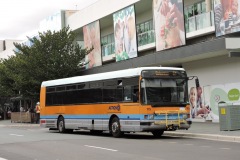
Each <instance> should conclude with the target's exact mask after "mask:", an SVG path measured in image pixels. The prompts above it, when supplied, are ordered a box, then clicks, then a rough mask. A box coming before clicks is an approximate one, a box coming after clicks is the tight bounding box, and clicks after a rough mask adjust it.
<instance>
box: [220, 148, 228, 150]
mask: <svg viewBox="0 0 240 160" xmlns="http://www.w3.org/2000/svg"><path fill="white" fill-rule="evenodd" d="M220 149H226V150H230V148H220Z"/></svg>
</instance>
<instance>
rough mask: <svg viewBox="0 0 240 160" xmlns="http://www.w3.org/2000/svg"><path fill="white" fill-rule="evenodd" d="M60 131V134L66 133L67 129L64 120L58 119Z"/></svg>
mask: <svg viewBox="0 0 240 160" xmlns="http://www.w3.org/2000/svg"><path fill="white" fill-rule="evenodd" d="M58 131H59V133H65V132H66V129H65V123H64V118H63V117H60V118H59V119H58Z"/></svg>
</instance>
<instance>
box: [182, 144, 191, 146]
mask: <svg viewBox="0 0 240 160" xmlns="http://www.w3.org/2000/svg"><path fill="white" fill-rule="evenodd" d="M183 145H186V146H192V145H193V144H188V143H186V144H183Z"/></svg>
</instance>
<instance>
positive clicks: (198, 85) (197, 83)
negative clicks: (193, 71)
mask: <svg viewBox="0 0 240 160" xmlns="http://www.w3.org/2000/svg"><path fill="white" fill-rule="evenodd" d="M195 84H196V87H197V88H198V87H200V84H199V80H198V78H196V79H195Z"/></svg>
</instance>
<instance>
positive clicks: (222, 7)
mask: <svg viewBox="0 0 240 160" xmlns="http://www.w3.org/2000/svg"><path fill="white" fill-rule="evenodd" d="M239 3H240V0H215V1H214V6H215V7H214V15H215V16H214V20H215V28H216V29H215V30H216V36H217V37H218V36H221V35H225V34H230V33H234V32H239V31H240V8H239V7H240V6H239Z"/></svg>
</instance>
